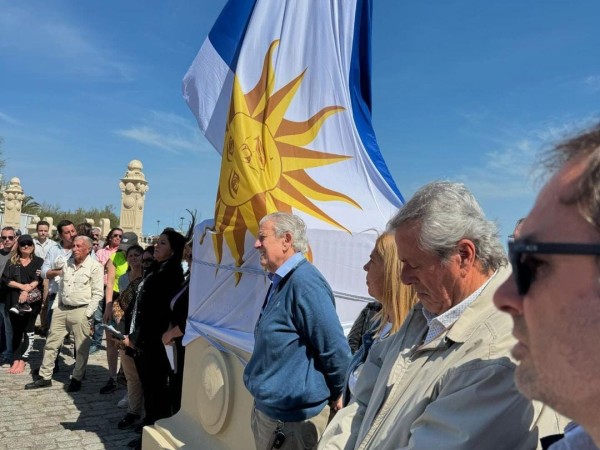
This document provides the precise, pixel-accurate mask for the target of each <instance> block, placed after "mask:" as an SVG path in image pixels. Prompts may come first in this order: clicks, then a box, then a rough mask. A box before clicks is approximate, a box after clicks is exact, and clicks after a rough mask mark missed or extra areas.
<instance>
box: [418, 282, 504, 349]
mask: <svg viewBox="0 0 600 450" xmlns="http://www.w3.org/2000/svg"><path fill="white" fill-rule="evenodd" d="M496 273H497V271H496V272H494V274H493V275H492V276H491V277H490V278H489V279H488V280H487V281H486V282H485V283H483V284H482V285H481V287H480V288H479V289H477V290H476V291H475V292H473V293H472V294H471V295H469V296H468V297H467V298H465V299H464V300H463V301H462V302H460V303H458V304H456V305H454V306H453V307H452V308H450V309H449V310H448V311H446V312H445V313H443V314H440V315H439V316H436V315H435V314H433V313H431V312H429V311H427V310H426V309H425V308H423V315H424V316H425V320H427V325H429V330H428V331H427V336H426V337H425V341H424V342H423V343H424V344H428V343H429V342H431V341H433V340H434V339H435V338H436V337H437V336H439V335H440V334H441V333H442V332H443V331H444V330H447V329H448V328H450V327H451V326H452V325H454V322H456V321H457V320H458V319H459V317H460V316H461V315H462V313H464V312H465V310H466V309H467V308H468V307H469V306H470V305H471V304H472V303H473V302H474V301H475V300H477V297H479V294H481V292H482V291H483V290H484V289H485V287H486V286H487V285H488V283H489V282H490V281H492V279H493V278H494V277H495V276H496Z"/></svg>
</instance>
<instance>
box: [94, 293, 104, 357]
mask: <svg viewBox="0 0 600 450" xmlns="http://www.w3.org/2000/svg"><path fill="white" fill-rule="evenodd" d="M105 305H106V300H105V299H102V300H101V301H100V303H98V308H96V312H95V313H94V316H93V318H94V334H93V335H92V345H93V346H95V347H98V348H100V346H101V345H102V335H103V334H104V328H102V322H103V315H104V307H105Z"/></svg>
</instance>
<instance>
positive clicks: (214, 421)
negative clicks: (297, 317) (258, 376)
mask: <svg viewBox="0 0 600 450" xmlns="http://www.w3.org/2000/svg"><path fill="white" fill-rule="evenodd" d="M221 344H222V345H223V346H224V347H226V348H228V349H230V350H231V351H233V352H235V353H236V354H238V355H239V356H241V357H242V358H243V359H245V360H248V359H249V357H250V355H249V354H248V353H246V352H243V351H241V350H239V349H236V348H233V347H231V346H229V345H227V344H224V343H221ZM243 372H244V367H243V366H242V364H241V362H240V361H239V360H238V359H237V358H236V357H235V356H234V355H232V354H231V353H224V352H221V351H219V350H217V349H216V348H215V347H213V346H212V345H211V344H209V343H208V341H206V340H205V339H202V338H198V339H196V340H195V341H194V342H192V343H191V344H189V345H188V346H187V347H186V354H185V371H184V377H183V396H182V401H181V410H180V411H179V412H178V413H177V414H176V415H175V416H173V417H169V418H168V419H163V420H159V421H158V422H157V423H156V424H155V425H154V426H153V427H145V428H144V433H143V440H142V443H143V449H144V450H156V449H170V450H172V449H178V448H182V447H185V448H186V449H204V450H226V449H227V450H237V449H239V450H253V449H254V438H253V436H252V430H251V428H250V414H251V412H252V403H253V400H252V397H251V395H250V393H249V392H248V391H247V390H246V388H245V387H244V382H243V378H242V375H243Z"/></svg>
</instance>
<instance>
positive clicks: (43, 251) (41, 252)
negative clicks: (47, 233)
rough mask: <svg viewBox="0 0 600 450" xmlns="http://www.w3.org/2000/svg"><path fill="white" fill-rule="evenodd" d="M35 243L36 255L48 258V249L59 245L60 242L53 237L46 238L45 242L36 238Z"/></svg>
mask: <svg viewBox="0 0 600 450" xmlns="http://www.w3.org/2000/svg"><path fill="white" fill-rule="evenodd" d="M33 243H34V244H35V256H39V257H40V258H42V259H46V255H47V254H48V251H49V250H50V249H51V248H52V247H56V246H57V245H58V243H57V242H56V241H53V240H52V239H46V240H45V241H44V243H43V244H42V243H41V242H40V241H39V240H37V239H34V240H33Z"/></svg>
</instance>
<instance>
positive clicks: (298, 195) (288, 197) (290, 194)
mask: <svg viewBox="0 0 600 450" xmlns="http://www.w3.org/2000/svg"><path fill="white" fill-rule="evenodd" d="M273 195H274V196H276V197H277V199H278V200H279V201H281V202H283V203H286V204H288V205H294V207H295V208H298V209H299V210H301V211H304V212H306V213H309V214H310V215H311V216H314V217H316V218H317V219H319V220H322V221H323V222H327V223H328V224H330V225H333V226H335V227H338V228H341V229H342V230H344V231H348V229H347V228H346V227H344V226H343V225H341V224H340V223H338V222H337V221H336V220H335V219H333V218H332V217H330V216H329V215H328V214H327V213H326V212H325V211H323V210H322V209H321V208H319V207H318V206H317V205H315V204H314V203H313V202H311V201H310V199H309V198H308V197H306V196H305V195H304V194H303V193H302V192H300V191H298V190H297V189H296V188H295V187H294V186H292V185H291V184H290V183H288V182H287V180H285V179H284V178H282V179H281V181H280V187H279V188H277V189H276V190H274V191H273ZM348 232H349V231H348Z"/></svg>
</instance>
